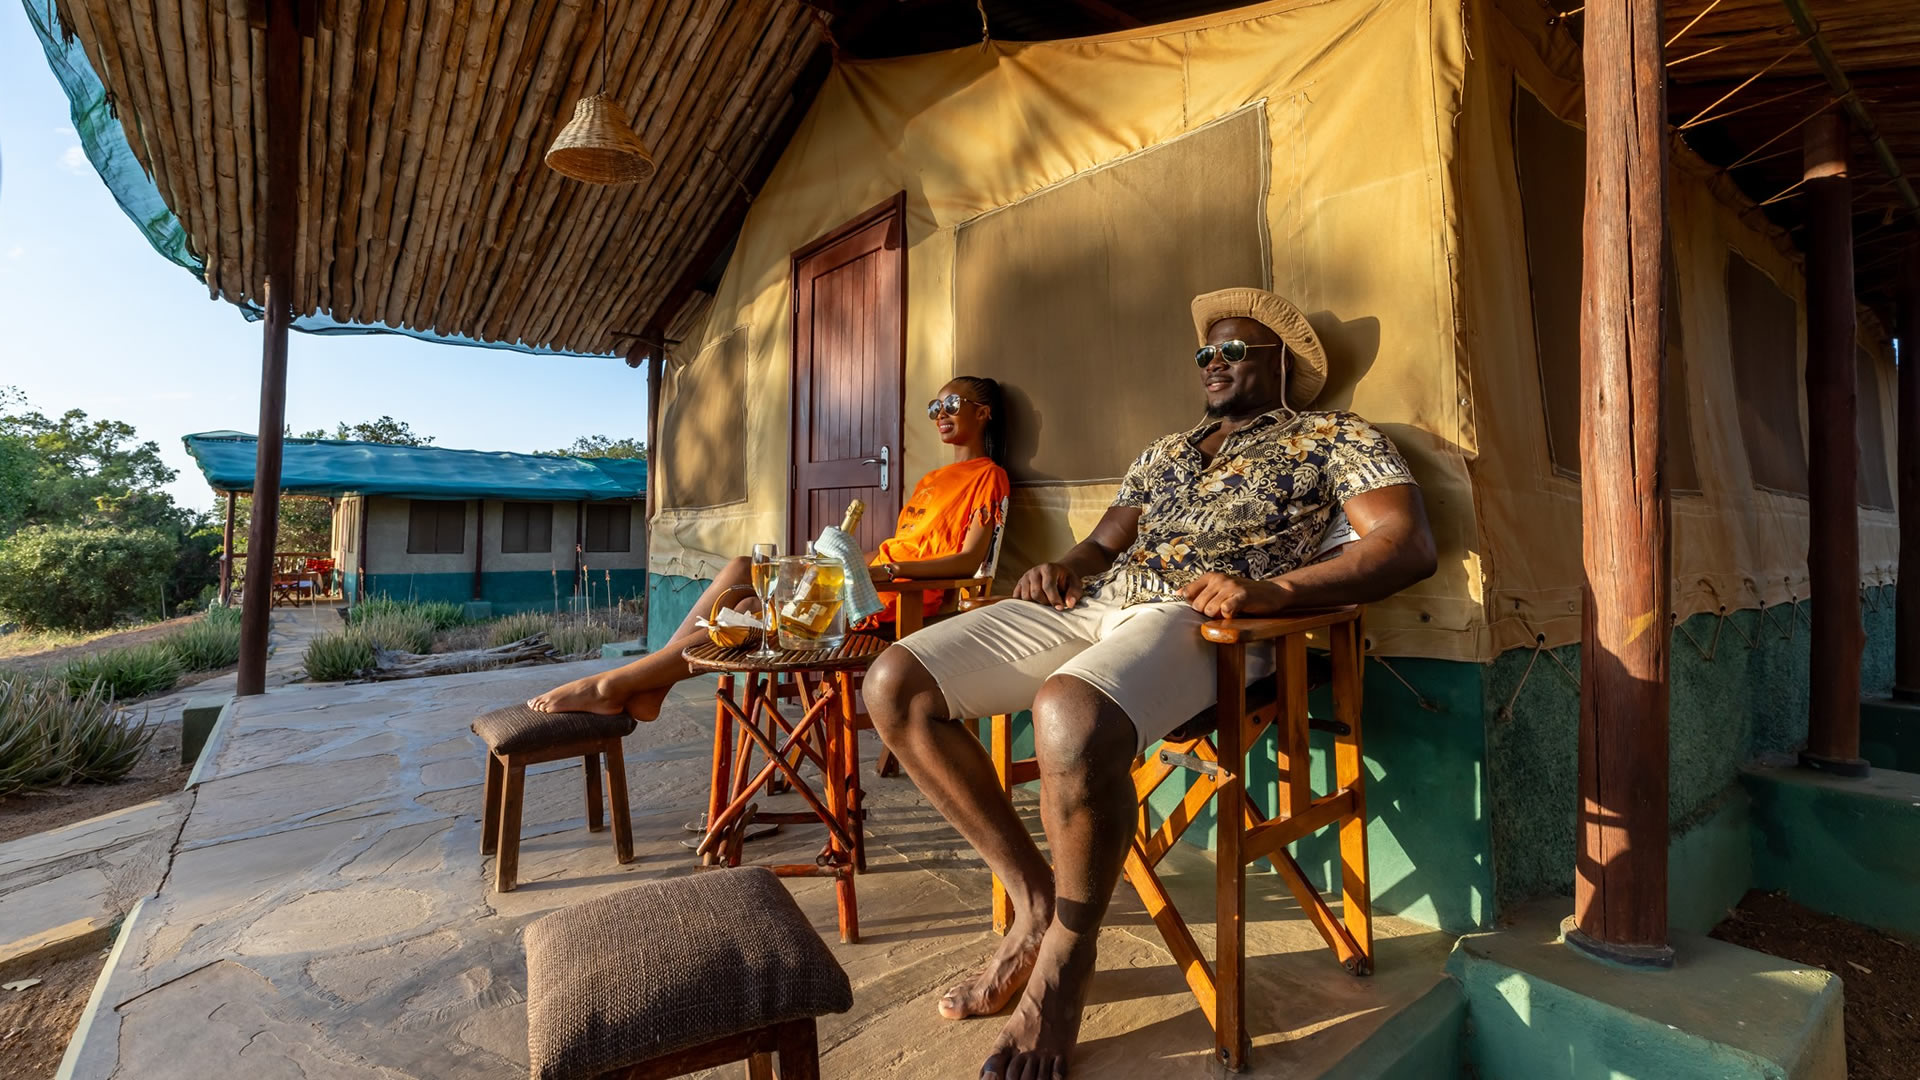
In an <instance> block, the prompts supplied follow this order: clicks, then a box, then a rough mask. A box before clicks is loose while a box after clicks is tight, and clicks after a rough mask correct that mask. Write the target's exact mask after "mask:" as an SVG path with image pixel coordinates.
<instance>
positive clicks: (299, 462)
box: [180, 431, 647, 502]
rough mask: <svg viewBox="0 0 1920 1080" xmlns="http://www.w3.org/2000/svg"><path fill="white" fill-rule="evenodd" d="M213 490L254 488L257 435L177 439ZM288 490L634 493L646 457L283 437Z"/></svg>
mask: <svg viewBox="0 0 1920 1080" xmlns="http://www.w3.org/2000/svg"><path fill="white" fill-rule="evenodd" d="M180 441H181V442H184V443H186V444H187V453H189V454H192V455H193V460H194V461H195V462H196V463H197V464H198V465H199V466H200V471H201V472H202V473H204V474H205V475H206V478H207V483H209V484H211V485H212V486H213V489H214V490H215V491H243V492H244V491H252V490H253V461H254V453H255V442H256V441H257V440H255V438H254V437H253V436H252V435H247V434H243V433H241V432H238V431H203V432H201V433H199V434H197V435H188V436H185V437H184V438H182V439H181V440H180ZM280 490H281V492H282V493H283V494H287V495H326V496H337V495H401V496H407V497H410V498H419V499H482V498H484V499H530V500H535V501H540V502H554V501H576V500H581V499H588V500H598V499H634V498H639V497H640V496H642V495H644V494H646V490H647V463H646V462H644V461H634V460H628V459H624V458H576V457H549V456H547V455H545V454H509V453H506V452H504V451H497V452H496V451H489V450H448V449H444V448H442V447H438V446H393V445H389V444H387V443H366V442H339V441H336V440H333V439H288V440H287V441H286V449H285V451H284V452H283V454H282V455H281V459H280Z"/></svg>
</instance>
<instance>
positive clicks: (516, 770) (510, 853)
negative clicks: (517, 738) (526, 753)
mask: <svg viewBox="0 0 1920 1080" xmlns="http://www.w3.org/2000/svg"><path fill="white" fill-rule="evenodd" d="M506 767H507V782H506V785H505V787H504V788H503V791H502V796H501V799H500V855H499V858H497V859H496V860H494V871H493V889H494V891H495V892H512V891H513V886H514V879H515V877H516V876H517V875H518V874H519V873H520V804H521V798H522V796H523V794H524V793H525V791H526V787H527V767H526V766H525V765H522V764H520V763H519V762H518V761H515V760H514V759H513V758H512V757H511V756H509V757H508V758H507V761H506Z"/></svg>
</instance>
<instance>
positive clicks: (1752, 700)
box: [1485, 586, 1893, 906]
mask: <svg viewBox="0 0 1920 1080" xmlns="http://www.w3.org/2000/svg"><path fill="white" fill-rule="evenodd" d="M1866 596H1867V602H1866V604H1865V605H1864V607H1863V616H1864V620H1865V624H1866V630H1867V648H1866V653H1865V655H1864V657H1863V659H1862V663H1861V679H1862V688H1863V690H1864V692H1865V693H1867V694H1875V693H1885V692H1886V690H1887V688H1888V687H1889V686H1890V685H1891V682H1892V671H1893V611H1892V608H1893V605H1892V598H1893V591H1892V587H1890V586H1889V587H1886V588H1883V589H1869V590H1867V592H1866ZM1810 613H1811V607H1810V605H1809V604H1806V603H1802V604H1799V605H1792V604H1782V605H1778V606H1776V607H1773V608H1769V609H1767V610H1766V611H1764V612H1762V611H1756V610H1747V611H1736V612H1732V613H1730V614H1728V615H1727V616H1726V618H1725V620H1724V621H1722V619H1721V617H1720V616H1718V615H1711V614H1708V615H1698V616H1695V617H1694V618H1691V619H1688V620H1687V621H1686V622H1684V623H1682V624H1680V626H1678V627H1676V628H1675V630H1674V633H1673V651H1672V653H1671V656H1672V699H1671V724H1670V728H1669V740H1668V747H1669V753H1670V755H1671V770H1670V782H1669V797H1668V814H1669V816H1670V820H1671V822H1672V827H1673V832H1674V835H1675V836H1676V838H1678V837H1683V836H1685V835H1686V834H1687V833H1689V832H1690V831H1691V830H1692V829H1693V828H1694V827H1695V826H1697V825H1699V824H1701V823H1702V822H1704V821H1707V820H1709V819H1711V818H1713V817H1714V815H1715V814H1716V813H1717V811H1718V810H1719V808H1720V807H1721V806H1722V804H1723V802H1724V801H1725V800H1726V799H1727V798H1729V797H1730V794H1729V792H1730V789H1732V788H1733V787H1734V786H1735V785H1736V784H1737V781H1738V777H1739V773H1740V768H1741V766H1742V765H1744V764H1746V763H1747V762H1749V761H1752V760H1753V759H1755V758H1757V757H1759V756H1760V755H1762V754H1768V753H1783V752H1790V751H1792V750H1794V749H1796V748H1798V747H1800V746H1801V745H1803V744H1804V743H1805V741H1806V731H1807V675H1808V673H1807V664H1808V642H1809V640H1810V637H1809V630H1808V627H1807V618H1808V616H1809V615H1810ZM1556 658H1557V659H1558V660H1559V663H1558V664H1556V663H1555V662H1554V661H1555V659H1556ZM1530 665H1531V672H1529V670H1528V669H1529V666H1530ZM1561 665H1564V671H1563V669H1562V666H1561ZM1579 670H1580V648H1579V646H1578V645H1569V646H1566V647H1564V648H1560V649H1554V650H1549V651H1545V652H1542V653H1540V654H1539V656H1538V658H1537V659H1536V657H1535V654H1534V651H1533V650H1531V649H1518V650H1514V651H1513V652H1509V653H1507V654H1505V655H1503V656H1501V657H1500V658H1499V659H1497V660H1495V661H1494V662H1493V663H1492V664H1491V665H1489V666H1488V674H1487V694H1486V704H1485V710H1486V717H1487V744H1488V773H1489V776H1490V778H1491V782H1492V804H1493V850H1494V864H1495V878H1496V880H1497V882H1498V898H1499V902H1500V904H1501V905H1503V906H1504V905H1508V904H1512V903H1515V902H1517V901H1520V900H1524V899H1526V898H1528V897H1533V896H1541V895H1548V894H1560V895H1570V894H1571V893H1572V890H1573V854H1574V807H1575V803H1576V792H1577V782H1578V767H1579V762H1578V756H1577V752H1576V747H1577V743H1576V738H1575V736H1576V731H1577V728H1578V725H1579V695H1578V690H1577V687H1576V685H1575V682H1574V679H1573V678H1570V677H1569V675H1568V674H1567V673H1568V672H1571V673H1572V674H1573V676H1577V675H1578V673H1579ZM1726 840H1727V835H1726V834H1725V833H1724V831H1723V832H1722V834H1721V835H1720V837H1719V840H1718V841H1716V842H1713V843H1711V844H1710V845H1709V846H1710V849H1711V850H1712V851H1713V852H1714V855H1713V858H1715V859H1717V860H1719V861H1720V862H1721V864H1722V865H1726V866H1729V867H1731V866H1734V865H1737V863H1738V857H1737V856H1734V855H1730V854H1729V848H1728V847H1727V844H1726ZM1700 843H1701V844H1709V841H1708V840H1707V839H1705V838H1703V839H1702V840H1701V841H1700ZM1676 850H1678V848H1677V847H1676ZM1704 850H1705V849H1703V852H1702V853H1704ZM1729 859H1731V860H1732V862H1731V863H1729V862H1728V861H1727V860H1729ZM1729 872H1731V871H1729ZM1689 873H1690V874H1691V873H1692V871H1691V870H1690V871H1689ZM1701 884H1702V885H1705V884H1706V883H1704V882H1703V883H1701ZM1708 891H1709V893H1713V892H1714V890H1713V889H1712V888H1709V890H1708ZM1721 891H1724V889H1722V890H1721ZM1703 902H1704V901H1703Z"/></svg>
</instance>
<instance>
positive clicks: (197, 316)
mask: <svg viewBox="0 0 1920 1080" xmlns="http://www.w3.org/2000/svg"><path fill="white" fill-rule="evenodd" d="M260 337H261V335H260V326H259V324H257V323H250V322H247V321H246V320H245V319H243V318H241V316H240V314H239V312H238V311H237V310H235V309H234V308H233V307H232V306H231V305H229V304H226V303H222V302H217V301H213V300H209V299H207V290H206V288H205V287H204V286H203V285H201V284H200V282H199V281H198V280H196V279H195V278H194V277H193V275H191V274H189V273H188V272H187V271H185V270H183V269H181V268H180V267H178V266H175V265H174V264H172V263H170V262H168V261H166V260H165V259H164V258H162V257H161V256H160V255H159V253H157V252H155V251H154V250H153V249H152V248H151V247H149V246H148V245H147V242H146V238H145V237H143V236H142V235H141V234H140V231H139V230H138V229H136V228H135V227H134V225H133V223H132V222H130V221H128V220H127V218H126V216H125V215H124V214H123V213H121V211H120V208H119V206H118V205H116V204H115V203H114V201H113V197H112V196H111V195H110V194H108V192H107V188H106V185H105V184H103V183H102V182H101V180H100V178H99V176H98V175H97V174H95V173H94V172H93V169H92V167H91V166H90V165H88V164H87V160H86V157H85V155H84V154H83V153H82V152H81V149H80V140H79V138H78V137H77V136H76V135H75V134H74V131H73V123H72V117H71V116H70V115H69V113H68V107H67V99H66V95H64V94H63V93H61V91H60V85H59V83H57V82H56V81H55V80H54V77H53V74H52V72H50V71H49V70H48V69H47V63H46V58H45V56H44V55H43V54H42V53H41V51H40V43H39V39H38V38H36V37H35V36H34V33H33V28H32V26H31V25H29V24H28V22H27V17H26V13H25V12H24V11H23V10H22V9H21V6H20V4H19V3H18V0H0V386H7V385H12V386H17V387H19V388H20V389H21V390H22V391H24V392H25V393H26V395H27V398H28V400H29V401H30V402H31V403H32V404H33V405H34V406H35V407H36V408H38V409H40V410H41V411H43V412H48V413H57V412H64V411H65V410H67V409H84V410H86V412H87V413H89V414H90V415H94V416H101V417H108V418H111V419H115V420H124V421H126V422H128V423H130V424H132V425H134V427H136V428H138V429H139V432H140V437H141V438H143V439H152V440H153V441H155V442H157V443H159V444H160V450H161V453H162V454H164V455H165V456H166V459H167V463H168V464H169V465H171V466H172V467H173V468H175V469H177V470H179V472H180V476H179V478H178V479H177V480H176V481H174V483H173V484H172V485H170V487H169V490H170V491H171V492H172V494H173V496H174V498H175V499H176V500H178V501H180V502H181V503H182V504H184V505H187V506H191V507H195V508H201V509H204V508H207V507H210V506H212V505H213V495H212V493H211V492H210V491H209V490H208V488H207V486H206V483H205V481H204V480H202V479H201V477H200V474H199V473H198V472H197V471H196V470H195V469H194V468H193V465H192V462H191V459H189V458H188V457H187V455H186V451H185V450H183V449H182V448H181V445H180V436H182V435H185V434H187V433H189V432H194V431H207V430H213V429H219V428H231V429H234V430H239V431H249V432H250V431H253V430H254V428H255V426H256V423H257V420H258V417H259V409H260V404H259V387H260ZM288 352H289V360H288V375H287V423H288V424H289V425H290V426H291V427H292V428H293V430H294V431H306V430H310V429H313V428H321V427H324V428H329V429H330V428H332V427H333V426H334V424H336V423H337V422H339V421H342V420H346V421H358V420H368V419H372V418H374V417H377V416H380V415H382V414H389V415H391V416H393V417H394V418H395V419H398V420H404V421H406V422H407V423H409V424H412V425H413V429H414V430H415V431H417V432H420V433H422V434H426V435H432V436H434V438H435V445H436V446H451V447H462V448H471V449H479V450H545V449H553V448H555V447H560V446H565V445H567V444H569V443H571V442H572V441H573V440H574V439H575V438H576V437H578V436H580V435H610V436H613V437H615V438H620V437H628V436H631V437H635V438H640V437H644V434H645V432H646V426H647V419H646V410H647V405H646V401H647V395H646V379H645V373H644V372H643V371H636V370H634V369H632V368H629V367H627V366H626V365H625V364H624V363H622V362H621V361H619V360H614V359H579V358H572V357H536V356H529V355H526V354H523V353H517V352H508V351H503V350H497V349H475V348H464V347H459V346H449V345H432V344H428V343H426V342H421V341H416V340H414V339H412V338H403V337H398V336H395V335H355V336H352V337H316V336H313V335H310V334H293V335H292V336H291V341H290V343H289V346H288Z"/></svg>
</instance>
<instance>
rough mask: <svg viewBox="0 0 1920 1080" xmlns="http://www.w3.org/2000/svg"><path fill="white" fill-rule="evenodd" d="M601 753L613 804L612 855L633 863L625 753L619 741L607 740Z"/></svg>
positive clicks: (631, 817)
mask: <svg viewBox="0 0 1920 1080" xmlns="http://www.w3.org/2000/svg"><path fill="white" fill-rule="evenodd" d="M602 752H603V753H604V754H605V755H606V758H607V799H608V801H610V802H612V803H613V807H612V810H613V855H614V858H615V859H617V860H619V861H620V862H622V863H630V862H632V861H633V812H632V811H631V810H630V809H629V808H628V806H627V755H626V751H625V750H623V749H622V748H621V746H620V740H619V739H608V740H607V744H606V749H605V750H603V751H602ZM595 779H596V781H597V780H598V778H597V777H596V778H595ZM594 790H596V791H598V790H599V789H598V788H595V789H594Z"/></svg>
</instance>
